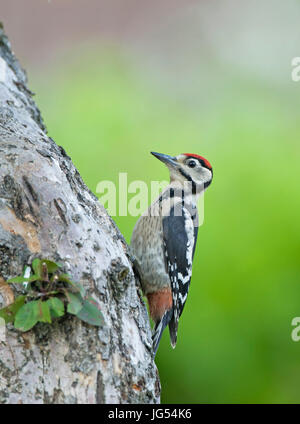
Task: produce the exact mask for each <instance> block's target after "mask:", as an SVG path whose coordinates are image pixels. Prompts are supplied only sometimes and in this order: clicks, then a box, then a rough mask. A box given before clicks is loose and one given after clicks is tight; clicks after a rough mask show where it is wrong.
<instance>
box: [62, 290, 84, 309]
mask: <svg viewBox="0 0 300 424" xmlns="http://www.w3.org/2000/svg"><path fill="white" fill-rule="evenodd" d="M65 293H66V296H67V298H68V302H69V303H68V306H67V312H69V314H73V315H77V314H78V312H79V311H80V310H81V309H82V307H83V304H84V300H83V299H82V297H81V295H80V294H79V293H75V294H74V293H71V292H69V291H67V290H65Z"/></svg>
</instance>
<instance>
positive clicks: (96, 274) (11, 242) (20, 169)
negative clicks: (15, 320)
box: [0, 26, 160, 403]
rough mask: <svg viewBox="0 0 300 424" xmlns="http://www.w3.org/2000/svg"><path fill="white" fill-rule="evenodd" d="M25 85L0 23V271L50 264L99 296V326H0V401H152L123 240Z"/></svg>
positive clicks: (73, 320)
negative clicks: (47, 261) (51, 134)
mask: <svg viewBox="0 0 300 424" xmlns="http://www.w3.org/2000/svg"><path fill="white" fill-rule="evenodd" d="M26 84H27V81H26V75H25V72H24V71H23V70H22V69H21V67H20V65H19V63H18V61H17V60H16V58H15V57H14V55H13V53H12V52H11V48H10V44H9V41H8V39H7V38H6V36H5V35H4V32H3V28H2V26H1V28H0V276H1V277H3V278H4V279H5V280H6V279H8V278H11V277H15V276H17V275H20V274H22V271H23V269H24V266H25V265H26V264H30V263H31V261H32V259H33V258H34V257H39V258H47V259H50V260H54V261H58V262H60V263H62V264H63V267H64V270H65V271H66V272H68V273H69V274H70V275H71V276H72V278H73V280H75V281H78V282H80V283H81V284H82V285H83V286H84V287H85V288H86V289H87V290H88V293H89V294H91V295H92V296H93V297H94V298H95V299H97V301H98V303H99V304H100V306H101V310H102V313H103V316H104V320H105V323H104V325H103V326H102V327H95V326H91V325H89V324H86V323H84V322H82V321H80V320H79V319H78V318H77V317H75V316H72V315H67V316H66V317H62V318H60V319H57V320H56V321H54V322H53V323H52V324H45V323H39V324H37V326H36V327H34V329H32V330H31V331H28V332H26V333H21V332H20V331H18V330H16V329H14V327H13V326H12V325H11V324H8V325H7V326H6V328H5V329H3V328H2V333H1V332H0V337H1V338H0V403H158V402H159V396H160V383H159V378H158V373H157V369H156V366H155V364H154V361H153V357H152V344H151V330H150V326H149V319H148V315H147V310H146V307H145V304H144V303H143V300H142V298H141V295H140V292H139V288H138V286H137V284H136V281H135V276H134V273H133V270H132V264H131V261H130V255H129V254H128V250H127V249H128V247H127V244H126V242H125V240H124V238H123V237H122V235H121V233H120V232H119V230H118V228H117V227H116V225H115V224H114V222H113V221H112V219H111V218H110V217H109V216H108V215H107V213H106V211H105V209H104V208H103V207H102V206H101V205H100V203H99V202H98V201H97V198H96V197H95V196H94V195H93V194H92V193H91V191H90V190H89V189H88V188H87V187H86V185H85V184H84V183H83V181H82V179H81V177H80V175H79V173H78V171H77V170H76V168H75V167H74V165H73V163H72V162H71V159H70V158H69V157H68V156H67V154H66V153H65V151H64V149H63V148H62V147H59V146H57V145H56V144H55V143H54V141H53V140H52V139H51V138H49V137H48V136H47V134H46V129H45V126H44V124H43V121H42V118H41V115H40V112H39V110H38V109H37V107H36V105H35V103H34V102H33V100H32V93H31V92H30V91H29V90H28V88H27V85H26ZM19 287H20V286H19ZM14 290H16V285H15V286H14ZM19 290H20V289H19ZM4 304H5V299H4V296H2V297H1V293H0V307H3V306H4Z"/></svg>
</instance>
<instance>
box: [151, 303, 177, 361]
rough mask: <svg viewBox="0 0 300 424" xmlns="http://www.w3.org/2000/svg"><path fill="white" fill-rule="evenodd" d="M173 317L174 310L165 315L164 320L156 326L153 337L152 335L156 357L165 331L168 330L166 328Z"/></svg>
mask: <svg viewBox="0 0 300 424" xmlns="http://www.w3.org/2000/svg"><path fill="white" fill-rule="evenodd" d="M172 315H173V310H172V309H169V310H168V311H166V312H165V313H164V315H163V317H162V319H161V320H160V321H158V322H157V323H156V324H155V327H154V330H153V335H152V340H153V351H154V356H155V355H156V352H157V349H158V346H159V342H160V339H161V336H162V333H163V331H164V329H165V328H166V326H167V325H168V324H169V322H170V320H171V318H172Z"/></svg>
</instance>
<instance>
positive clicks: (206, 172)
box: [151, 152, 213, 193]
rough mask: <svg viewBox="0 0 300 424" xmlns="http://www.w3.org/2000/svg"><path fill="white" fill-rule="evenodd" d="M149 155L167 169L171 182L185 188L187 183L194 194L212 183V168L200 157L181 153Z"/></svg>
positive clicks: (154, 153)
mask: <svg viewBox="0 0 300 424" xmlns="http://www.w3.org/2000/svg"><path fill="white" fill-rule="evenodd" d="M151 153H152V155H154V156H155V157H156V158H157V159H159V160H160V161H162V162H163V163H164V164H165V165H166V166H167V167H168V169H169V171H170V180H171V182H173V181H175V182H179V183H180V184H182V185H184V184H186V185H187V186H188V184H187V183H190V186H191V189H192V191H193V192H194V193H196V192H198V193H199V192H201V191H202V190H203V189H206V188H207V187H208V186H209V185H210V183H211V182H212V178H213V170H212V166H211V164H210V163H209V162H208V160H207V159H205V158H204V157H202V156H199V155H195V154H192V153H182V154H180V155H178V156H169V155H164V154H162V153H156V152H151Z"/></svg>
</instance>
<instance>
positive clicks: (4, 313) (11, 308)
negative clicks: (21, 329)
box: [0, 296, 25, 323]
mask: <svg viewBox="0 0 300 424" xmlns="http://www.w3.org/2000/svg"><path fill="white" fill-rule="evenodd" d="M24 302H25V296H18V297H17V298H16V300H15V301H14V303H12V304H10V305H8V306H6V307H5V308H2V309H0V317H1V318H3V319H4V320H5V322H6V323H8V322H14V320H15V316H16V313H17V312H18V310H19V309H20V308H21V306H23V305H24Z"/></svg>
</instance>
